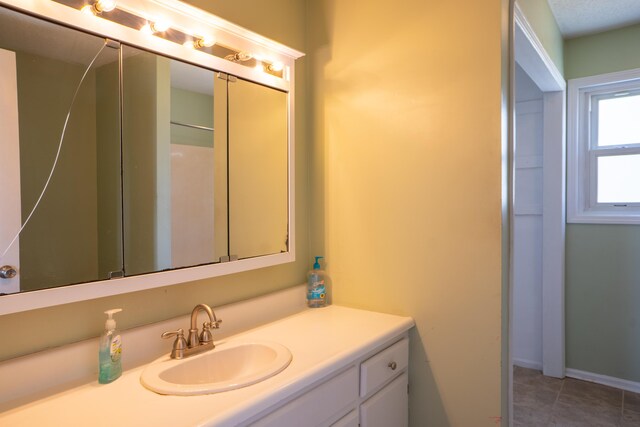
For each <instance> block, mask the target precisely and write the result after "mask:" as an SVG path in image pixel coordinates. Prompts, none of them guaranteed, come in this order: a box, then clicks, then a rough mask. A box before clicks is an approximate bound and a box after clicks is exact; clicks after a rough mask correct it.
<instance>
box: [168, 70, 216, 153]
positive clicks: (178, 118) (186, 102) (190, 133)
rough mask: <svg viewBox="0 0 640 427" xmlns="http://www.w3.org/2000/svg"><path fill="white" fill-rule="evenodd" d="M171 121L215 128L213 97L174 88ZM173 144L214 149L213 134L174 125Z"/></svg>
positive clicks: (172, 132)
mask: <svg viewBox="0 0 640 427" xmlns="http://www.w3.org/2000/svg"><path fill="white" fill-rule="evenodd" d="M211 78H212V79H213V78H214V77H213V73H211ZM171 121H172V122H176V123H182V124H190V125H196V126H204V127H208V128H213V97H212V96H211V95H205V94H203V93H198V92H191V91H187V90H183V89H177V88H174V87H172V88H171ZM171 143H172V144H184V145H194V146H197V147H210V148H213V132H211V131H208V130H201V129H194V128H189V127H185V126H180V125H176V124H172V125H171Z"/></svg>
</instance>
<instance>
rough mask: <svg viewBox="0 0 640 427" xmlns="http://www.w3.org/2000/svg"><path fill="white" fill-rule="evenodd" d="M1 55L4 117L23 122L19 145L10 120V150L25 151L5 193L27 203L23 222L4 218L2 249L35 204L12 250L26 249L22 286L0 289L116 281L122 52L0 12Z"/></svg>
mask: <svg viewBox="0 0 640 427" xmlns="http://www.w3.org/2000/svg"><path fill="white" fill-rule="evenodd" d="M101 49H102V51H101ZM100 51H101V52H100ZM98 52H100V54H99V55H98V57H97V59H96V61H95V63H94V64H93V65H92V66H91V67H90V69H89V70H88V71H87V68H88V66H89V64H90V63H91V61H92V60H93V59H94V57H96V54H97V53H98ZM0 54H1V55H2V58H3V66H2V67H1V69H0V79H1V80H2V81H3V93H2V97H3V102H2V103H1V106H0V114H1V115H2V116H3V117H4V118H7V117H17V121H18V126H17V128H16V129H17V132H16V133H15V138H13V139H14V140H13V141H11V140H9V136H10V135H8V134H7V133H6V132H5V130H6V129H7V128H8V127H11V126H13V125H15V123H3V134H4V135H3V142H2V144H3V153H6V152H7V151H5V150H6V149H7V147H8V144H14V146H13V147H9V148H8V151H9V152H14V153H16V155H17V153H19V168H16V171H18V173H17V176H15V177H13V178H7V176H3V182H4V185H3V192H5V194H10V193H13V194H14V195H15V197H14V198H13V200H16V201H17V200H20V202H16V204H15V206H16V207H17V206H19V211H20V212H19V213H18V214H17V216H18V217H19V219H18V220H17V221H15V222H14V223H10V222H5V221H4V220H3V221H2V224H0V227H2V228H3V231H2V233H0V235H1V236H2V241H0V254H2V252H4V251H5V249H6V248H7V247H8V245H9V243H10V241H11V240H12V239H13V237H14V236H15V235H16V233H17V232H18V230H19V229H20V226H21V224H23V223H24V222H25V221H26V220H27V218H28V217H29V215H30V213H31V211H32V210H33V215H32V216H31V218H30V219H29V221H28V223H27V224H26V226H25V227H24V229H23V230H22V232H21V233H20V235H19V238H18V239H16V243H15V244H14V245H12V246H11V247H10V248H9V251H8V252H7V257H8V256H10V253H11V251H16V252H18V254H16V256H15V257H14V258H13V260H15V261H16V264H17V265H16V267H17V270H18V272H19V274H18V276H17V277H16V280H17V282H15V283H14V285H12V287H11V290H7V289H6V288H5V287H3V288H2V289H0V292H2V293H9V292H17V291H29V290H36V289H44V288H50V287H56V286H61V285H67V284H73V283H81V282H88V281H95V280H101V279H108V278H109V276H110V274H111V272H118V271H121V270H122V250H121V246H122V245H121V219H120V218H121V215H120V210H121V207H120V200H121V197H120V188H121V185H120V173H119V164H120V140H119V133H120V130H119V101H118V84H119V82H118V51H117V50H116V49H112V48H110V47H105V41H104V39H101V38H98V37H94V36H91V35H88V34H85V33H82V32H79V31H75V30H71V29H69V28H66V27H62V26H58V25H54V24H51V23H48V22H45V21H42V20H39V19H36V18H32V17H29V16H25V15H22V14H19V13H16V12H13V11H11V10H8V9H4V8H0ZM85 71H86V76H85V77H84V79H83V74H84V73H85ZM12 76H13V78H12ZM81 81H82V84H81V85H80V86H78V85H79V84H80V82H81ZM11 82H14V83H11ZM78 87H79V89H78ZM77 89H78V92H77V96H76V97H75V100H74V93H75V92H76V90H77ZM12 99H15V102H12V101H11V100H12ZM72 101H73V108H72V109H71V110H70V113H69V109H70V106H71V105H72ZM68 113H69V118H68V123H67V125H66V127H65V126H64V125H65V120H66V118H67V114H68ZM14 122H15V119H14ZM63 134H64V138H62V135H63ZM11 135H13V134H11ZM17 145H19V150H16V149H15V146H17ZM58 151H59V157H57V155H58ZM56 159H57V161H56ZM5 160H6V161H11V160H12V159H6V158H5ZM13 160H16V162H17V159H13ZM54 165H55V167H54ZM50 175H51V176H50ZM49 176H50V181H48V179H49ZM47 182H48V185H47ZM45 187H46V191H44V193H43V189H45ZM41 194H42V198H41V200H40V201H39V202H38V199H39V198H40V195H41ZM5 200H7V199H5ZM36 204H37V207H36V208H35V210H34V206H36ZM12 206H13V204H12ZM9 207H11V206H5V208H9ZM16 210H18V209H16ZM3 215H4V214H3ZM4 218H5V217H4V216H3V219H4ZM18 248H19V249H18ZM2 262H3V264H4V262H5V260H2ZM3 285H4V284H3Z"/></svg>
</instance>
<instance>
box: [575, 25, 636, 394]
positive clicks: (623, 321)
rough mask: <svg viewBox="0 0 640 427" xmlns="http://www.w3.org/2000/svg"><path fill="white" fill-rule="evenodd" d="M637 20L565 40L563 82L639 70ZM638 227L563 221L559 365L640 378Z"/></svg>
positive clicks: (631, 378) (618, 376)
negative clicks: (563, 335) (562, 360)
mask: <svg viewBox="0 0 640 427" xmlns="http://www.w3.org/2000/svg"><path fill="white" fill-rule="evenodd" d="M638 46H640V25H634V26H630V27H626V28H622V29H617V30H612V31H606V32H603V33H599V34H595V35H590V36H583V37H577V38H574V39H569V40H566V41H565V50H564V52H565V71H566V73H565V74H566V77H567V79H573V78H578V77H585V76H591V75H597V74H603V73H611V72H616V71H624V70H628V69H633V68H640V55H639V54H638ZM639 254H640V226H638V225H603V224H568V225H567V252H566V284H565V286H566V345H567V347H566V365H567V367H568V368H573V369H579V370H583V371H587V372H594V373H598V374H602V375H608V376H612V377H616V378H622V379H626V380H629V381H636V382H640V365H639V364H638V363H637V362H638V357H639V356H640V341H639V340H638V336H639V334H640V315H639V313H640V311H639V310H638V308H639V305H638V304H639V302H640V263H639V262H638V255H639Z"/></svg>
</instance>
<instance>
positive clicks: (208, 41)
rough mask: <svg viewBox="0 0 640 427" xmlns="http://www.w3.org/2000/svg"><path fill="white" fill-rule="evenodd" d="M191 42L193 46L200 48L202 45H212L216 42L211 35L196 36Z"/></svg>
mask: <svg viewBox="0 0 640 427" xmlns="http://www.w3.org/2000/svg"><path fill="white" fill-rule="evenodd" d="M192 43H193V47H194V48H196V49H201V48H203V47H211V46H213V45H214V44H216V39H214V38H213V37H211V36H204V37H196V39H195V40H194V41H193V42H192Z"/></svg>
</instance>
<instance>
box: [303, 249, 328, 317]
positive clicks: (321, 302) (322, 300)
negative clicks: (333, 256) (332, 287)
mask: <svg viewBox="0 0 640 427" xmlns="http://www.w3.org/2000/svg"><path fill="white" fill-rule="evenodd" d="M322 258H324V257H321V256H317V257H316V262H315V263H314V264H313V270H310V271H309V273H307V305H308V306H309V307H311V308H318V307H325V306H326V305H327V283H326V278H327V274H326V273H325V272H324V270H321V269H320V262H319V260H320V259H322Z"/></svg>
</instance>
